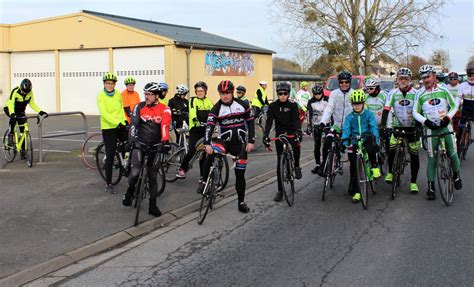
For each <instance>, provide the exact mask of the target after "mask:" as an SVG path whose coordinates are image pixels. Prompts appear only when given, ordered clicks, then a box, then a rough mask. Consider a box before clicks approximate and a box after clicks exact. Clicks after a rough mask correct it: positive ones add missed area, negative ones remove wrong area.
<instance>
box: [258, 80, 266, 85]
mask: <svg viewBox="0 0 474 287" xmlns="http://www.w3.org/2000/svg"><path fill="white" fill-rule="evenodd" d="M258 84H259V85H268V83H267V82H266V81H258Z"/></svg>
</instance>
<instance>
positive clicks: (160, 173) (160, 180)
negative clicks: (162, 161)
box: [156, 166, 166, 197]
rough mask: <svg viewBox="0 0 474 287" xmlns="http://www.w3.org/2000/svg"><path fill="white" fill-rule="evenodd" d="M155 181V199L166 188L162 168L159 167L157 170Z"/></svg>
mask: <svg viewBox="0 0 474 287" xmlns="http://www.w3.org/2000/svg"><path fill="white" fill-rule="evenodd" d="M156 181H157V183H156V184H157V189H156V192H157V195H156V196H157V197H158V196H160V195H162V194H163V192H164V191H165V188H166V175H165V171H164V169H163V166H160V167H159V168H158V175H157V177H156Z"/></svg>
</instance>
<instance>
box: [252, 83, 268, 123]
mask: <svg viewBox="0 0 474 287" xmlns="http://www.w3.org/2000/svg"><path fill="white" fill-rule="evenodd" d="M258 85H259V86H260V87H258V89H257V91H256V92H255V96H254V97H253V99H252V107H253V109H254V111H255V112H254V115H255V116H256V117H258V116H259V115H260V113H261V112H262V109H263V108H264V107H268V99H267V92H266V91H265V90H266V89H267V85H268V84H267V82H265V81H259V82H258Z"/></svg>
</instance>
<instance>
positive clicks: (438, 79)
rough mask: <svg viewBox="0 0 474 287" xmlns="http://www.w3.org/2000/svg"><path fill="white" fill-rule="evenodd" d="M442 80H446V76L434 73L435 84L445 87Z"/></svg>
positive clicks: (440, 72)
mask: <svg viewBox="0 0 474 287" xmlns="http://www.w3.org/2000/svg"><path fill="white" fill-rule="evenodd" d="M444 79H446V76H445V75H444V73H443V72H442V71H438V72H436V84H438V85H440V86H444V87H446V84H445V83H444Z"/></svg>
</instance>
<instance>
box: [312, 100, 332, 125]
mask: <svg viewBox="0 0 474 287" xmlns="http://www.w3.org/2000/svg"><path fill="white" fill-rule="evenodd" d="M327 105H328V102H327V101H326V100H324V99H323V98H321V99H320V100H317V99H316V98H315V97H313V98H311V100H309V101H308V117H309V124H310V125H319V123H320V122H321V118H322V117H323V113H324V109H326V106H327Z"/></svg>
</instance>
